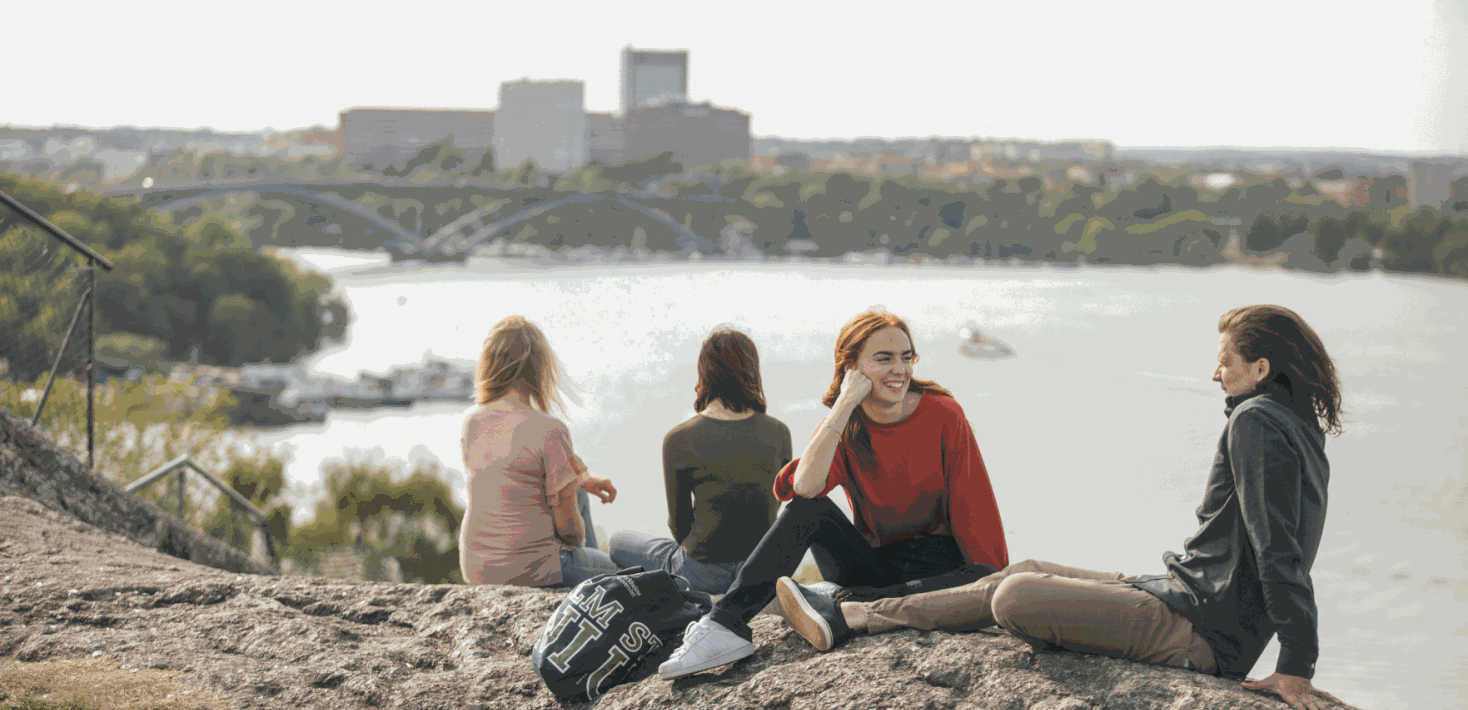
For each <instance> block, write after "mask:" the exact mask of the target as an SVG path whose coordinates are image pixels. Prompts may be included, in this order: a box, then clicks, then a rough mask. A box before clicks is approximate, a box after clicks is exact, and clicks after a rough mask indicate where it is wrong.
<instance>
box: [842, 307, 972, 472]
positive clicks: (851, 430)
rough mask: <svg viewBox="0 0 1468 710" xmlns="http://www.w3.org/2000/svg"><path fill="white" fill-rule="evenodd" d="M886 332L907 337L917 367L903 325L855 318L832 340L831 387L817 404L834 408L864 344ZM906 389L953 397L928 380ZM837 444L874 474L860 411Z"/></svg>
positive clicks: (884, 316)
mask: <svg viewBox="0 0 1468 710" xmlns="http://www.w3.org/2000/svg"><path fill="white" fill-rule="evenodd" d="M887 328H900V329H901V330H902V333H903V334H904V335H906V336H907V341H908V342H909V343H912V362H913V364H914V365H915V364H917V361H918V351H917V343H915V342H913V339H912V331H911V330H909V329H908V327H907V322H906V321H904V320H902V319H901V318H898V317H897V316H894V315H892V314H891V313H888V312H886V311H879V310H870V311H867V312H865V313H862V314H861V315H858V316H857V317H855V318H852V319H851V320H850V321H848V322H847V323H846V325H844V326H842V327H841V334H840V335H837V336H836V372H835V374H834V375H832V377H831V386H830V387H828V388H826V396H824V397H822V398H821V403H822V404H824V405H826V406H827V407H830V406H833V405H834V404H836V397H837V396H838V395H840V394H841V381H842V380H843V379H845V378H846V371H847V370H849V369H851V368H852V367H855V366H856V361H857V360H858V359H860V358H861V351H862V349H863V348H865V347H866V345H867V341H868V340H870V339H871V337H872V336H873V335H876V334H877V333H878V332H880V331H882V330H886V329H887ZM908 389H909V390H911V391H916V392H923V393H927V392H932V393H935V394H941V395H944V396H947V397H952V396H953V393H952V392H949V391H948V390H947V389H945V388H943V387H942V386H940V385H939V384H938V383H937V382H934V381H932V380H924V379H919V378H917V377H914V378H912V380H911V382H910V383H909V384H908ZM841 440H842V441H844V442H845V443H846V447H847V448H848V449H849V450H850V451H851V454H852V455H853V456H855V457H856V459H857V461H858V462H860V463H862V464H864V465H865V467H867V468H870V469H871V470H873V471H875V470H877V453H876V452H875V451H873V450H872V435H871V432H869V431H867V415H866V412H864V411H862V408H861V407H857V408H856V411H854V412H852V413H851V420H850V421H848V422H847V423H846V429H845V431H843V432H842V433H841Z"/></svg>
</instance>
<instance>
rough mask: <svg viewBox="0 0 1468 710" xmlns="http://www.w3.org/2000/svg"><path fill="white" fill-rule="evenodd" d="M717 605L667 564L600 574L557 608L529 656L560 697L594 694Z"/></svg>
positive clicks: (633, 669)
mask: <svg viewBox="0 0 1468 710" xmlns="http://www.w3.org/2000/svg"><path fill="white" fill-rule="evenodd" d="M685 586H686V585H685ZM712 608H713V601H712V599H711V598H710V597H709V595H707V594H704V593H702V592H692V591H684V590H682V589H680V588H679V586H678V584H677V582H675V581H674V577H673V575H671V574H668V573H667V572H666V571H663V570H660V569H659V570H653V571H651V572H644V571H643V570H642V568H641V567H629V568H627V569H624V570H620V571H618V572H617V573H616V574H599V575H597V576H595V577H592V578H591V579H588V580H586V581H585V582H582V583H581V584H578V585H576V588H575V589H572V590H571V593H570V594H567V595H566V598H565V599H564V600H562V601H561V605H560V606H559V607H556V610H555V613H553V614H551V617H550V620H549V621H547V622H546V623H545V630H544V631H542V632H541V633H540V639H539V640H538V641H536V642H535V647H534V648H532V649H531V651H530V663H531V664H532V665H534V666H535V672H536V674H538V675H539V676H540V679H541V681H543V682H544V683H545V687H547V688H549V689H550V691H551V693H553V694H555V696H556V699H557V700H561V701H588V700H595V699H596V698H598V697H600V696H601V694H602V693H605V692H606V691H607V690H609V689H611V688H613V687H615V686H617V685H618V684H620V683H622V682H624V681H626V680H627V679H628V678H629V677H630V676H631V675H632V674H633V673H634V672H636V671H637V670H638V668H639V667H641V665H642V663H643V661H645V660H647V658H648V657H649V656H651V655H652V654H653V652H654V651H656V650H658V649H660V648H663V647H664V646H665V645H667V644H669V643H671V642H672V641H674V640H676V639H677V638H678V636H679V635H680V634H682V633H683V629H684V628H686V627H687V626H688V624H689V622H693V621H697V620H698V619H699V617H701V616H703V615H704V614H707V613H708V611H709V610H710V609H712Z"/></svg>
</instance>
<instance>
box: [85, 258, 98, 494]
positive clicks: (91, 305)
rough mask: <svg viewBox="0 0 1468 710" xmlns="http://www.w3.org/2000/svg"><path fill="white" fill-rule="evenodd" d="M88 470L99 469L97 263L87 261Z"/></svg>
mask: <svg viewBox="0 0 1468 710" xmlns="http://www.w3.org/2000/svg"><path fill="white" fill-rule="evenodd" d="M87 282H88V283H87V468H89V469H92V470H96V468H97V456H96V450H97V416H96V400H97V396H96V391H97V262H95V261H91V260H88V261H87Z"/></svg>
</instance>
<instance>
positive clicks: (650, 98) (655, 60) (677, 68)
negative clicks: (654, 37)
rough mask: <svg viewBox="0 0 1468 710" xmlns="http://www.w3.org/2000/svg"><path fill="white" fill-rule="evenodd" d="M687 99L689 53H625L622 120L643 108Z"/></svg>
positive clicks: (623, 62)
mask: <svg viewBox="0 0 1468 710" xmlns="http://www.w3.org/2000/svg"><path fill="white" fill-rule="evenodd" d="M687 97H688V51H687V50H682V49H680V50H676V51H672V52H662V51H656V50H647V49H633V48H632V46H631V45H628V46H627V48H626V49H623V50H622V116H623V117H624V118H625V117H627V116H630V115H631V114H632V112H633V111H636V110H637V109H638V108H639V107H641V106H652V105H656V104H665V103H681V102H684V101H687Z"/></svg>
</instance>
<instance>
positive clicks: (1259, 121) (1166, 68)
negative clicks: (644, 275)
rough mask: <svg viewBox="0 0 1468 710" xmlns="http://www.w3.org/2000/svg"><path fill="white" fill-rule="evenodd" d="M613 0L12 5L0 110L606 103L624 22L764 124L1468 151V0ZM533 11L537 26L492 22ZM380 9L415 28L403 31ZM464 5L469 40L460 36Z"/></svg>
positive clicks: (149, 119) (711, 95)
mask: <svg viewBox="0 0 1468 710" xmlns="http://www.w3.org/2000/svg"><path fill="white" fill-rule="evenodd" d="M606 7H607V6H605V5H591V4H582V3H563V4H562V5H561V6H558V8H557V10H556V11H554V12H545V11H541V12H539V13H537V12H535V11H534V10H531V9H530V8H528V7H527V8H503V7H500V8H492V9H481V8H479V7H475V6H469V5H461V4H459V3H455V2H444V1H433V0H430V1H428V2H424V3H420V4H418V5H415V6H414V8H413V11H414V14H412V15H404V14H399V15H392V16H373V15H369V14H367V13H365V12H362V11H361V10H359V9H358V8H357V7H356V6H354V5H347V4H338V3H306V4H304V5H301V4H300V3H294V4H289V5H287V4H285V3H280V2H273V1H269V0H267V1H265V2H262V3H259V4H257V5H252V6H250V9H249V10H248V11H247V12H245V11H238V10H229V9H223V10H221V9H217V8H216V9H209V10H204V9H199V8H198V7H196V6H195V5H184V4H182V3H177V2H165V3H163V4H161V5H160V6H159V8H158V10H157V11H156V12H152V11H150V13H149V14H148V16H146V17H144V16H141V15H139V14H137V13H136V12H135V11H133V10H129V9H126V8H122V7H115V6H111V5H103V4H100V3H82V4H81V5H80V6H79V8H78V10H77V13H76V17H77V18H79V19H77V20H71V21H68V23H58V22H57V18H55V17H53V16H50V15H48V14H47V11H46V10H43V9H41V8H39V7H35V6H31V7H19V8H15V9H13V10H12V11H11V17H12V18H13V19H15V20H16V21H15V22H13V23H11V26H12V27H27V28H43V29H44V30H48V31H37V32H32V31H30V30H27V31H26V32H24V33H19V34H20V36H18V37H15V38H12V40H13V43H12V47H11V49H12V52H14V53H15V54H16V55H17V56H31V57H45V58H46V61H44V62H42V63H41V66H42V67H43V68H44V70H45V71H44V74H43V73H42V72H41V71H38V70H34V69H32V70H29V71H28V72H27V73H26V74H25V75H23V76H18V77H11V78H12V81H14V82H16V83H15V84H14V85H13V88H15V89H16V90H14V91H12V92H11V96H12V97H19V99H20V100H15V99H12V101H11V102H8V103H10V104H11V105H9V106H7V107H6V108H5V109H4V110H3V111H0V123H4V124H6V125H14V126H35V127H44V126H52V125H65V126H87V127H94V128H107V127H113V126H140V127H170V128H185V129H199V128H212V129H214V130H217V131H222V132H256V131H262V130H276V131H282V130H291V129H296V128H304V127H308V126H314V125H325V126H328V127H331V126H333V125H334V124H335V123H336V119H337V116H338V113H339V112H341V111H343V110H346V109H348V108H352V107H383V108H386V107H405V108H458V109H491V108H494V107H496V106H497V99H496V94H497V91H498V87H499V85H500V83H501V82H507V81H515V80H518V79H522V78H529V79H532V80H537V81H545V80H554V79H567V80H573V81H581V82H584V83H585V87H586V95H585V107H586V110H587V111H589V112H617V111H620V102H621V97H620V88H621V86H620V71H621V53H622V50H623V49H624V48H625V47H627V46H629V45H630V46H633V47H636V48H638V49H681V50H687V52H688V66H689V69H688V75H689V84H688V94H689V98H690V99H691V100H693V101H699V102H703V101H708V102H711V103H712V104H713V105H715V106H721V107H728V108H734V109H738V110H739V111H743V112H746V113H748V114H750V115H751V116H752V123H751V126H750V130H751V132H752V133H753V134H755V135H758V136H763V137H784V138H793V139H801V140H818V139H835V140H851V139H856V138H861V137H883V138H898V137H918V136H953V137H980V136H988V137H997V138H1022V139H1033V140H1041V141H1061V140H1084V139H1099V140H1109V141H1111V142H1113V143H1115V144H1117V145H1119V146H1127V147H1158V146H1176V147H1211V146H1217V147H1240V148H1285V147H1288V148H1304V149H1346V150H1364V151H1370V152H1380V153H1415V154H1437V155H1442V154H1448V155H1452V154H1461V153H1463V152H1464V151H1468V69H1465V68H1464V67H1468V0H1419V1H1418V2H1411V3H1406V4H1403V5H1402V6H1400V7H1397V8H1392V9H1391V10H1390V11H1384V10H1382V8H1381V6H1379V5H1376V4H1369V5H1368V4H1365V3H1327V2H1315V1H1311V2H1305V3H1294V4H1289V5H1287V6H1286V5H1284V4H1279V3H1273V4H1271V3H1264V2H1243V3H1236V4H1233V5H1231V6H1229V7H1228V8H1227V9H1225V10H1222V11H1219V10H1215V9H1212V8H1205V9H1195V8H1193V7H1191V6H1180V5H1176V4H1172V3H1159V2H1150V1H1149V2H1131V3H1125V4H1123V5H1121V6H1115V5H1112V6H1107V7H1106V8H1097V7H1092V6H1090V5H1087V4H1081V3H1069V2H1061V3H1050V4H1046V5H1039V6H1032V7H1025V8H1017V7H1011V6H1008V5H1005V4H983V3H979V4H973V3H956V2H955V3H948V2H924V3H917V4H914V5H911V6H904V8H903V13H904V17H905V18H906V19H907V20H909V21H907V22H905V23H904V22H887V21H884V22H880V23H877V22H874V21H872V20H871V18H870V17H867V16H866V15H865V13H863V12H861V11H859V10H843V11H842V14H840V15H836V14H831V11H824V10H819V9H810V8H801V7H787V6H784V5H775V4H773V3H761V2H754V3H751V4H749V5H748V6H741V8H740V11H739V12H738V13H729V14H727V16H726V15H720V14H718V13H719V12H720V11H719V10H717V9H703V10H699V11H698V12H700V13H702V15H699V14H691V12H690V11H689V10H688V9H687V8H684V7H683V6H681V5H674V4H672V3H667V2H660V1H659V2H651V3H649V4H647V5H645V6H640V9H639V12H638V13H636V17H634V16H633V15H632V13H625V14H619V13H617V12H609V11H607V10H606ZM659 17H677V18H680V21H678V22H674V21H670V20H659V19H657V18H659ZM1057 18H1059V20H1057ZM557 23H560V24H557ZM527 26H538V27H541V28H542V29H543V30H544V31H539V32H515V31H509V30H507V29H505V28H508V27H527ZM384 27H393V28H394V29H395V30H397V35H400V36H401V37H403V38H412V39H411V40H408V39H404V40H403V41H401V42H398V43H397V45H395V44H394V43H395V38H394V37H393V36H390V35H387V34H386V33H384V32H382V28H384ZM481 27H495V28H498V31H497V32H488V33H486V32H484V31H483V30H481V29H479V28H481ZM465 28H470V31H469V33H468V36H469V37H470V38H473V39H480V40H482V41H465V40H462V39H460V40H456V39H454V37H455V36H457V35H460V34H464V33H465ZM435 33H438V34H440V35H443V36H442V37H440V38H438V39H434V37H435ZM424 37H428V38H429V39H430V40H431V41H430V42H429V44H430V45H432V47H431V49H432V51H426V50H424V48H423V47H422V46H420V45H422V44H423V41H424ZM118 67H123V68H124V69H119V68H118ZM302 72H305V73H307V74H309V76H307V77H305V78H303V77H300V76H298V75H299V74H301V73H302ZM165 73H166V74H165ZM58 77H61V78H58ZM160 77H162V78H160ZM99 78H101V80H98V79H99Z"/></svg>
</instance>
